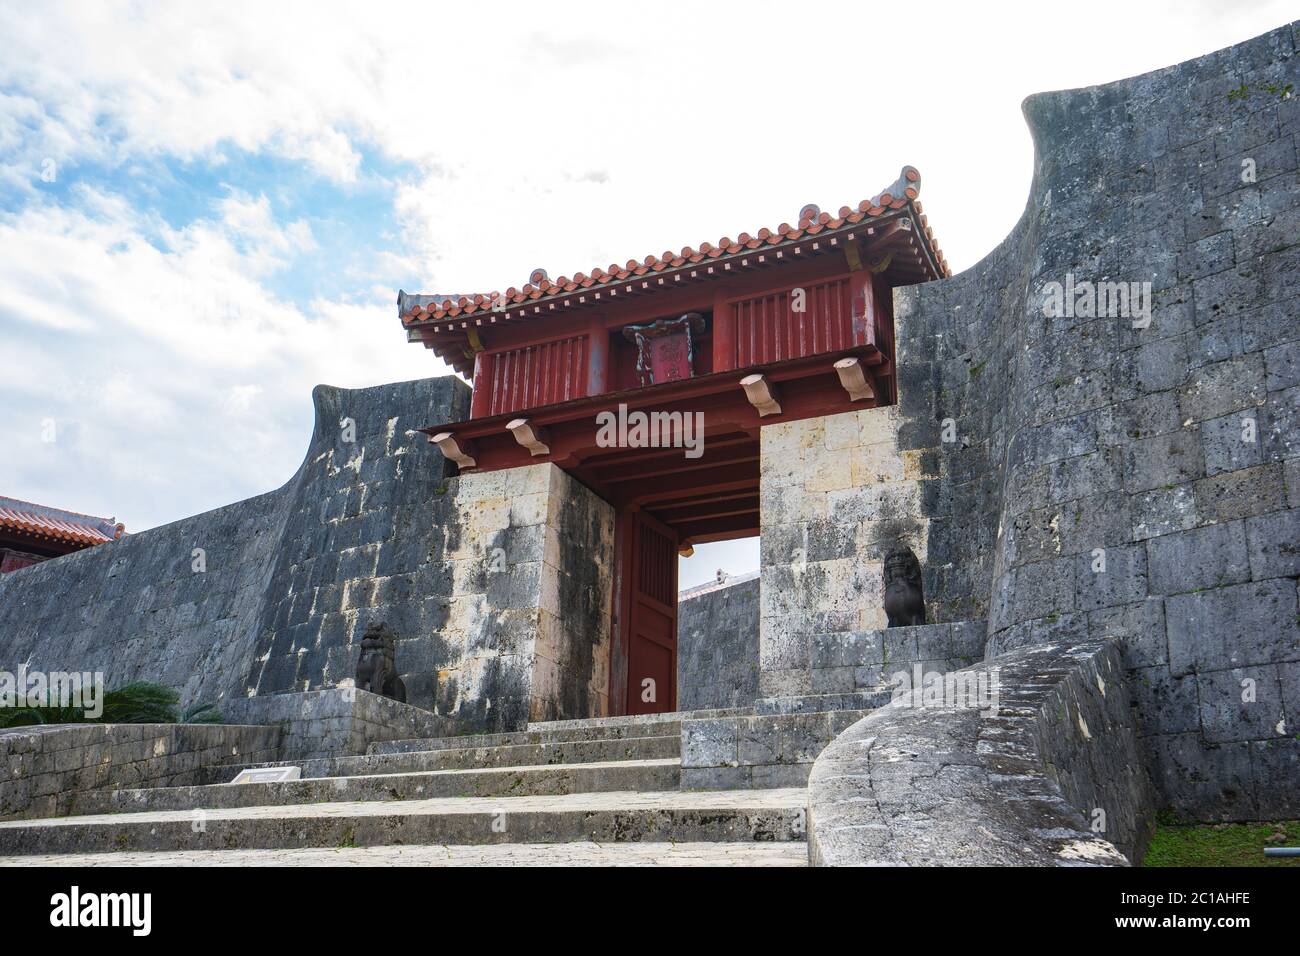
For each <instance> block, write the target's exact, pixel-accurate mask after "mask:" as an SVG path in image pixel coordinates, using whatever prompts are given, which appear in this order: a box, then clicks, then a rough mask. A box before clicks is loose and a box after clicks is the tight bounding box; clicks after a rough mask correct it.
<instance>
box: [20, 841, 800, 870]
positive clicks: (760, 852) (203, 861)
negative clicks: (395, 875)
mask: <svg viewBox="0 0 1300 956" xmlns="http://www.w3.org/2000/svg"><path fill="white" fill-rule="evenodd" d="M807 865H808V847H807V844H804V843H549V844H548V843H531V844H525V843H506V844H497V845H494V846H375V847H355V848H347V849H325V848H311V849H294V850H193V851H186V852H171V853H168V852H160V853H72V854H57V855H46V856H8V857H6V856H0V867H7V866H13V867H18V866H149V867H152V866H786V867H792V866H807Z"/></svg>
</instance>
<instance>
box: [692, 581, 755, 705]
mask: <svg viewBox="0 0 1300 956" xmlns="http://www.w3.org/2000/svg"><path fill="white" fill-rule="evenodd" d="M758 587H759V582H758V578H757V577H753V578H750V579H749V580H746V581H740V582H738V583H735V584H728V585H726V586H724V587H720V588H717V589H716V590H712V591H706V592H704V593H703V594H699V595H696V596H694V597H689V598H685V599H683V600H681V601H680V602H679V603H678V605H677V709H678V710H712V709H715V708H722V707H747V706H749V705H750V704H752V703H753V702H754V698H755V697H757V696H758Z"/></svg>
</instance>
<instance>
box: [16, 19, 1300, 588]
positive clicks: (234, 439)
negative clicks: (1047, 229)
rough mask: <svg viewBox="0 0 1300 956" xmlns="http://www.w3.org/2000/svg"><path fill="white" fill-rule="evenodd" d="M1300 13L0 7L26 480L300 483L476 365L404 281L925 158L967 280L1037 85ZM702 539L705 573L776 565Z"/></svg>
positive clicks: (1008, 194)
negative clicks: (418, 304) (453, 368)
mask: <svg viewBox="0 0 1300 956" xmlns="http://www.w3.org/2000/svg"><path fill="white" fill-rule="evenodd" d="M1286 8H1287V4H1285V3H1276V2H1258V3H1222V4H1216V3H1208V2H1206V3H1190V4H1188V3H1184V4H1172V3H1153V4H1145V5H1132V4H1127V3H1111V2H1101V3H1095V4H1091V5H1090V6H1089V8H1088V11H1087V12H1088V15H1087V16H1086V17H1081V16H1080V15H1079V8H1078V7H1077V6H1067V7H1063V8H1061V9H1060V10H1059V11H1058V10H1056V9H1053V8H1050V7H1048V5H1043V4H1031V5H1006V6H999V5H996V4H979V5H975V4H968V3H967V4H960V3H954V4H951V5H943V9H942V10H940V11H938V12H935V13H932V14H930V15H927V16H920V15H909V14H908V12H907V9H908V8H898V7H884V8H882V7H879V6H877V5H870V4H861V5H846V4H843V3H839V2H835V3H829V2H828V3H824V4H823V3H815V2H814V3H806V4H799V5H791V4H785V3H768V2H754V3H750V4H747V6H746V15H745V17H743V18H739V19H738V18H736V17H735V16H734V10H733V9H731V8H728V7H725V6H716V5H715V6H712V7H701V8H699V10H698V11H697V12H696V13H693V15H692V18H691V22H690V24H689V28H684V27H683V25H682V23H681V21H680V19H679V18H677V17H667V16H664V17H657V16H654V15H653V14H652V13H651V12H648V11H640V10H639V11H636V12H635V13H634V12H632V11H631V10H630V9H629V11H628V12H627V14H626V18H624V14H621V13H620V12H619V11H618V9H617V8H609V7H608V6H607V5H603V4H588V3H569V4H564V5H562V6H561V7H559V8H557V9H555V10H553V11H552V10H547V11H540V10H539V8H537V7H536V6H535V5H532V4H508V3H489V4H478V5H472V7H470V8H462V7H459V6H458V7H450V6H448V5H431V4H390V3H384V2H370V3H366V4H323V3H298V2H284V3H276V4H265V3H244V2H226V3H222V4H220V5H218V4H203V5H198V4H184V5H181V4H147V3H117V4H89V3H59V2H50V3H41V4H39V5H37V4H30V3H21V2H14V0H0V36H2V37H4V38H5V39H4V50H3V54H2V55H0V359H2V360H3V366H2V367H0V409H3V412H0V448H4V449H5V451H6V454H5V456H4V458H3V459H0V494H5V495H10V496H13V497H18V498H26V499H29V500H35V501H39V502H42V503H46V504H52V505H56V506H60V507H65V508H69V509H72V510H78V511H84V512H89V513H93V514H97V515H103V516H114V517H116V518H118V519H119V520H122V521H124V522H125V523H126V525H127V527H128V529H129V530H141V529H143V528H147V527H150V526H153V525H157V524H161V523H164V522H167V521H171V520H175V519H178V518H181V517H184V516H187V515H190V514H195V513H198V512H201V511H204V510H207V509H210V508H213V507H217V506H219V505H222V504H225V503H228V502H230V501H235V500H238V499H241V498H245V497H249V496H251V495H255V494H258V493H261V492H263V491H267V490H270V489H271V488H274V487H277V486H278V485H280V484H282V483H283V482H284V481H285V480H287V479H288V478H289V477H290V476H291V475H292V474H293V472H294V470H295V469H296V468H297V467H298V465H299V463H300V461H301V458H302V454H303V451H304V449H305V448H306V445H307V440H308V437H309V434H310V429H311V417H312V412H311V400H310V395H311V389H312V386H314V385H315V384H317V383H319V382H326V383H329V384H333V385H339V386H344V387H358V386H365V385H373V384H378V383H382V382H388V381H396V380H400V379H408V378H418V377H424V376H430V375H438V374H446V373H447V369H446V368H445V367H444V366H443V365H442V364H441V363H440V362H438V361H437V360H436V359H435V358H434V357H433V356H432V354H431V353H429V352H427V351H425V350H423V349H420V348H418V347H415V346H408V345H407V344H406V342H405V339H404V336H403V334H402V331H401V329H400V327H399V326H398V324H397V321H396V310H395V298H396V294H397V290H398V288H406V289H407V290H408V291H426V292H433V291H437V292H476V291H483V292H486V291H490V290H493V289H503V288H505V287H507V286H510V285H521V284H523V282H525V281H526V277H527V275H528V274H529V272H530V271H531V270H532V269H533V268H536V267H538V266H542V267H544V268H546V269H547V270H548V271H549V272H550V273H551V274H552V275H559V274H572V273H573V272H576V271H578V270H583V271H590V270H591V268H592V266H594V265H601V266H604V265H607V264H608V263H610V262H623V261H626V260H627V259H629V258H634V257H635V258H640V257H643V256H645V255H646V254H648V253H655V254H658V253H659V252H661V251H663V250H664V249H669V248H672V249H676V248H681V247H682V246H684V245H687V244H690V245H698V244H699V243H700V242H701V241H704V240H708V241H714V242H716V240H717V239H718V238H719V237H720V236H723V235H732V236H734V235H735V234H737V233H738V232H740V231H742V230H748V231H751V232H753V231H756V230H757V229H758V228H759V227H761V226H764V225H767V226H774V225H776V224H779V223H780V222H782V221H786V220H791V219H793V218H794V217H795V216H796V215H797V211H798V210H799V208H800V207H802V206H803V205H804V204H805V203H808V202H817V203H819V204H821V205H822V206H823V208H838V206H840V205H842V204H845V203H848V204H856V203H857V201H858V200H860V199H862V198H865V197H868V196H870V195H872V194H874V193H876V192H878V191H879V190H880V189H881V188H883V187H884V186H886V185H888V184H889V183H890V182H892V181H893V180H894V178H895V177H896V176H897V175H898V170H899V168H900V167H901V166H903V165H904V164H911V165H915V166H917V167H918V168H919V169H920V170H921V172H922V175H923V177H924V179H923V183H922V190H921V193H922V200H923V202H924V204H925V207H926V211H927V213H928V214H929V216H930V221H931V224H932V225H933V226H934V227H935V229H936V231H937V234H938V237H939V240H940V243H941V245H942V246H943V248H944V251H945V252H946V253H947V255H948V259H949V261H950V263H951V264H952V265H953V267H954V268H955V269H958V270H960V269H962V268H965V267H967V266H969V265H971V264H973V263H974V262H975V261H977V260H978V258H979V257H981V256H982V255H984V254H985V253H987V252H988V251H989V250H990V249H992V248H993V247H994V246H995V245H996V243H997V242H998V241H999V240H1000V239H1001V238H1002V236H1004V235H1005V234H1006V232H1007V231H1008V230H1009V229H1010V228H1011V226H1012V225H1014V223H1015V221H1016V219H1017V218H1018V217H1019V215H1020V213H1021V210H1022V208H1023V204H1024V197H1025V195H1026V194H1027V190H1028V186H1029V178H1030V173H1031V165H1032V144H1031V143H1030V141H1029V137H1028V135H1027V133H1026V130H1025V127H1024V123H1023V120H1022V118H1021V116H1020V102H1021V100H1022V99H1023V98H1024V96H1026V95H1028V94H1030V93H1032V92H1036V91H1039V90H1043V89H1053V88H1061V87H1069V86H1079V85H1086V84H1091V83H1097V82H1104V81H1107V80H1111V79H1116V78H1119V77H1122V76H1126V75H1132V74H1134V73H1139V72H1143V71H1146V70H1149V69H1153V68H1155V67H1159V66H1163V65H1168V64H1171V63H1175V62H1178V61H1180V60H1183V59H1187V58H1188V57H1191V56H1195V55H1198V54H1201V53H1206V52H1209V51H1212V50H1214V49H1218V48H1220V47H1223V46H1227V45H1230V44H1231V43H1234V42H1237V41H1240V40H1243V39H1246V38H1248V37H1251V36H1254V35H1257V34H1259V33H1262V32H1264V31H1265V30H1267V29H1270V28H1272V27H1275V26H1278V25H1280V24H1282V23H1284V22H1285V21H1286V20H1287V18H1288V17H1287V14H1288V10H1287V9H1286ZM882 11H883V12H882ZM866 51H869V55H868V53H867V52H866ZM51 435H52V436H53V440H49V439H50V437H51ZM700 552H701V555H700V557H698V558H696V559H693V561H692V562H689V563H688V566H687V570H686V572H685V574H686V576H685V577H684V578H683V586H687V585H689V584H692V583H695V582H697V581H699V580H702V579H704V578H705V577H707V576H710V575H711V574H712V573H713V570H714V569H715V568H716V567H725V568H727V569H728V570H731V571H734V572H740V571H744V570H748V569H750V568H753V567H755V566H756V564H757V552H756V548H755V546H754V545H753V544H752V543H739V544H729V545H720V546H716V547H713V548H701V549H700Z"/></svg>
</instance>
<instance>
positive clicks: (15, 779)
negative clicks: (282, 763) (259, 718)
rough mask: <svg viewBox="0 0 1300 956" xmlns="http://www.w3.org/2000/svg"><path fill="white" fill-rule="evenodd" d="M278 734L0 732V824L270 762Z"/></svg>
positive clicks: (98, 727) (146, 728)
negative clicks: (93, 798)
mask: <svg viewBox="0 0 1300 956" xmlns="http://www.w3.org/2000/svg"><path fill="white" fill-rule="evenodd" d="M280 745H281V732H280V728H279V727H248V726H237V725H228V724H64V725H61V726H43V727H20V728H14V729H12V730H3V731H0V758H3V759H0V766H3V767H4V768H5V774H4V777H3V779H0V819H13V818H20V817H52V816H59V815H62V814H66V813H67V812H68V811H69V808H70V807H71V806H72V805H73V804H74V803H75V801H76V800H78V799H79V798H80V797H82V796H84V795H85V794H88V793H90V792H92V791H99V790H105V789H110V790H113V789H118V788H127V787H170V786H185V785H189V784H195V783H201V782H203V775H204V772H205V771H206V770H207V769H208V768H211V767H222V766H232V765H235V764H241V763H245V762H256V761H262V760H274V759H276V758H277V757H278V756H279V753H280Z"/></svg>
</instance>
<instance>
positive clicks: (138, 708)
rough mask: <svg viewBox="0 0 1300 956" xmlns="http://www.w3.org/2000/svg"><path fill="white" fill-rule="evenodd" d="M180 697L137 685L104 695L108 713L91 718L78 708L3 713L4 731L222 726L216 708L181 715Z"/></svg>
mask: <svg viewBox="0 0 1300 956" xmlns="http://www.w3.org/2000/svg"><path fill="white" fill-rule="evenodd" d="M179 703H180V694H178V693H176V691H174V690H172V689H171V688H170V687H167V686H166V685H164V684H154V683H151V682H150V681H134V682H132V683H130V684H126V685H124V686H122V687H119V688H118V689H117V690H110V691H106V692H105V693H104V712H103V713H102V714H101V715H100V716H98V717H94V718H91V717H87V716H86V715H85V712H84V711H83V710H82V709H80V708H76V707H14V708H5V709H0V729H3V728H6V727H29V726H33V725H37V724H219V723H221V713H220V712H219V711H218V710H217V705H216V704H211V703H207V704H191V705H190V706H189V707H186V708H185V710H184V711H183V712H180V711H179V707H178V705H179Z"/></svg>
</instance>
